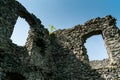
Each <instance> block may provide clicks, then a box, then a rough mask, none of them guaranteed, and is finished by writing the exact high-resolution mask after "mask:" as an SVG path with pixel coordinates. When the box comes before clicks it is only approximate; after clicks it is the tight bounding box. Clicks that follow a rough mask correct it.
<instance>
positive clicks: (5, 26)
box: [0, 0, 18, 49]
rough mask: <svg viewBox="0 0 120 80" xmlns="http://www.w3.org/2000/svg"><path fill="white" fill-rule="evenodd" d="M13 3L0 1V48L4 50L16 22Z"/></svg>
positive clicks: (4, 0) (15, 10) (6, 0)
mask: <svg viewBox="0 0 120 80" xmlns="http://www.w3.org/2000/svg"><path fill="white" fill-rule="evenodd" d="M15 6H16V4H15V1H13V0H11V1H8V0H0V44H1V45H0V48H1V49H5V47H9V46H7V43H8V42H9V40H8V39H9V38H10V37H11V35H12V31H13V28H14V25H15V22H16V20H17V17H18V16H17V14H16V12H17V8H16V7H15Z"/></svg>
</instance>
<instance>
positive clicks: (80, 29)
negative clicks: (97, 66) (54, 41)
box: [57, 16, 120, 66]
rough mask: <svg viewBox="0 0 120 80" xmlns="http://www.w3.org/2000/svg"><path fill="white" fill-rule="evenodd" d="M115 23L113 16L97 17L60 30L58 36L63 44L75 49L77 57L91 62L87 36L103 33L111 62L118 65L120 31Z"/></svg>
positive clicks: (72, 49)
mask: <svg viewBox="0 0 120 80" xmlns="http://www.w3.org/2000/svg"><path fill="white" fill-rule="evenodd" d="M115 23H116V22H115V19H114V18H113V17H111V16H106V17H105V18H96V19H92V20H90V21H88V22H86V23H85V24H84V25H78V26H76V27H74V28H72V29H68V30H63V31H61V32H60V31H58V32H57V33H58V34H57V37H58V39H59V40H60V42H62V43H63V46H65V47H66V48H69V49H70V50H71V51H73V53H74V54H75V55H76V57H78V58H79V59H80V60H81V61H83V62H85V63H89V60H88V57H87V51H86V48H85V46H84V43H85V42H86V39H87V38H89V37H91V36H93V35H98V34H101V35H102V36H103V40H104V42H105V45H106V49H107V52H108V56H109V60H110V64H114V65H116V66H118V64H119V50H120V49H119V44H118V43H119V36H120V33H119V29H118V28H117V27H116V26H115ZM59 33H60V34H59ZM61 37H63V38H61ZM64 38H65V39H64ZM66 40H67V42H66ZM68 40H69V41H68Z"/></svg>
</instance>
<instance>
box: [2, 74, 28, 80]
mask: <svg viewBox="0 0 120 80" xmlns="http://www.w3.org/2000/svg"><path fill="white" fill-rule="evenodd" d="M4 80H26V79H25V77H24V76H22V75H21V74H18V73H12V72H8V73H6V77H5V79H4Z"/></svg>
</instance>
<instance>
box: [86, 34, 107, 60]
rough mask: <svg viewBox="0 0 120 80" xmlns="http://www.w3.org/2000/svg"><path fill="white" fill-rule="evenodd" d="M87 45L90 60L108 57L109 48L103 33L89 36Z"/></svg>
mask: <svg viewBox="0 0 120 80" xmlns="http://www.w3.org/2000/svg"><path fill="white" fill-rule="evenodd" d="M85 47H86V49H87V54H88V56H89V60H90V61H93V60H103V59H106V58H108V54H107V50H106V47H105V45H104V41H103V38H102V36H101V35H95V36H92V37H90V38H88V39H87V40H86V43H85Z"/></svg>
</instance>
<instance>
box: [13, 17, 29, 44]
mask: <svg viewBox="0 0 120 80" xmlns="http://www.w3.org/2000/svg"><path fill="white" fill-rule="evenodd" d="M28 31H29V24H28V23H27V22H26V21H25V19H23V18H20V17H19V18H18V20H17V22H16V24H15V27H14V31H13V34H12V36H11V40H12V42H13V43H15V44H17V45H19V46H24V45H25V42H26V39H27V36H28Z"/></svg>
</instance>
